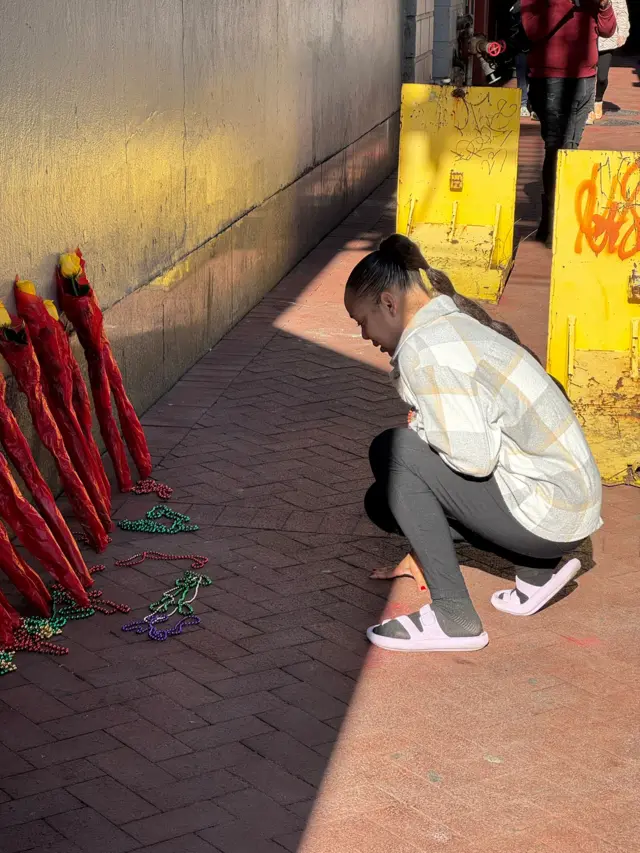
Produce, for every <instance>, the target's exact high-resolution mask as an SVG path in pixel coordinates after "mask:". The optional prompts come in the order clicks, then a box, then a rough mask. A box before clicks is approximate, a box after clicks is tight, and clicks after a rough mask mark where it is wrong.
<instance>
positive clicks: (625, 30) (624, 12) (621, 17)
mask: <svg viewBox="0 0 640 853" xmlns="http://www.w3.org/2000/svg"><path fill="white" fill-rule="evenodd" d="M614 12H615V15H616V22H617V24H618V35H619V36H620V37H621V38H623V39H624V40H625V41H626V40H627V39H628V38H629V31H630V29H631V26H630V24H629V7H628V6H627V4H626V2H625V0H621V2H620V0H617V2H616V4H615V8H614Z"/></svg>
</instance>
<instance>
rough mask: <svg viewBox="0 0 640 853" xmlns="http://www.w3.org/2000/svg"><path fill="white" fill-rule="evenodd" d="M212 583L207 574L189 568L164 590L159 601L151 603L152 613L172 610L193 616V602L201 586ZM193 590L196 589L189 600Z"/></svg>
mask: <svg viewBox="0 0 640 853" xmlns="http://www.w3.org/2000/svg"><path fill="white" fill-rule="evenodd" d="M211 583H212V580H211V578H209V577H207V576H206V575H200V574H198V573H197V572H192V571H190V570H189V569H187V570H186V571H185V572H184V574H183V575H182V577H179V578H176V580H175V581H174V584H173V586H172V587H171V589H168V590H166V591H165V592H163V593H162V596H161V597H160V598H159V599H158V601H154V602H153V603H152V604H150V605H149V610H150V611H151V612H152V613H168V612H169V610H171V612H172V613H178V614H179V615H180V616H191V615H192V614H193V607H192V606H191V602H192V601H193V600H194V599H195V597H196V595H197V594H198V590H199V589H200V586H209V585H210V584H211ZM191 590H195V593H194V595H193V597H192V598H190V599H189V600H187V596H188V595H189V593H190V592H191Z"/></svg>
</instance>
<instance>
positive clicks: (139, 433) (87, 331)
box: [56, 249, 152, 492]
mask: <svg viewBox="0 0 640 853" xmlns="http://www.w3.org/2000/svg"><path fill="white" fill-rule="evenodd" d="M76 254H77V255H78V257H79V259H80V264H81V272H80V274H79V275H77V276H76V277H72V278H66V277H65V276H64V275H63V274H62V273H61V271H60V268H59V267H58V268H57V269H56V276H57V278H56V280H57V284H58V301H59V304H60V307H61V308H62V310H63V311H64V313H65V314H66V315H67V317H68V318H69V320H70V321H71V323H72V324H73V327H74V329H75V331H76V333H77V335H78V338H79V340H80V343H81V344H82V348H83V349H84V353H85V356H86V358H87V365H88V368H89V379H90V381H91V389H92V391H93V400H94V403H95V409H96V415H97V417H98V421H99V423H100V431H101V433H102V437H103V439H104V442H105V444H106V446H107V450H108V452H109V455H110V456H111V459H112V460H113V465H114V468H115V472H116V477H117V479H118V485H119V487H120V490H121V491H123V492H130V491H131V489H132V488H133V481H132V479H131V473H130V471H129V466H128V464H127V458H126V453H125V449H124V445H123V442H122V439H121V438H120V433H119V432H118V427H117V425H116V422H115V418H114V417H113V412H112V410H111V391H113V396H114V399H115V403H116V408H117V410H118V416H119V418H120V425H121V427H122V432H123V435H124V438H125V441H126V443H127V447H128V448H129V452H130V453H131V456H132V457H133V460H134V462H135V464H136V467H137V469H138V471H139V473H140V477H141V478H142V479H146V478H147V477H149V476H150V474H151V470H152V464H151V454H150V453H149V448H148V446H147V440H146V438H145V435H144V430H143V429H142V426H141V424H140V421H139V420H138V416H137V415H136V413H135V409H134V408H133V406H132V404H131V401H130V400H129V398H128V397H127V393H126V391H125V388H124V383H123V381H122V375H121V373H120V370H119V368H118V365H117V363H116V360H115V358H114V356H113V353H112V351H111V346H110V344H109V341H108V340H107V336H106V334H105V331H104V321H103V317H102V311H101V310H100V305H99V304H98V300H97V299H96V297H95V294H94V292H93V290H92V288H91V285H90V284H89V280H88V279H87V276H86V272H85V261H84V258H83V257H82V253H81V252H80V250H79V249H77V250H76Z"/></svg>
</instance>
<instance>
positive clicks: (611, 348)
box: [548, 151, 640, 486]
mask: <svg viewBox="0 0 640 853" xmlns="http://www.w3.org/2000/svg"><path fill="white" fill-rule="evenodd" d="M639 264H640V153H630V152H621V151H561V152H560V157H559V159H558V182H557V188H556V217H555V228H554V239H553V266H552V272H551V299H550V308H549V349H548V369H549V372H550V373H552V374H553V375H554V376H555V377H556V378H557V379H559V380H560V382H562V384H563V385H564V386H565V388H566V389H567V392H568V394H569V397H570V399H571V402H572V404H573V406H574V408H575V410H576V413H577V415H578V418H579V419H580V421H581V423H582V425H583V427H584V430H585V433H586V435H587V438H588V440H589V443H590V445H591V449H592V451H593V453H594V456H595V457H596V461H597V462H598V466H599V468H600V472H601V474H602V478H603V481H604V482H605V483H608V484H612V485H613V484H616V483H628V484H632V485H636V486H640V272H639V271H638V265H639Z"/></svg>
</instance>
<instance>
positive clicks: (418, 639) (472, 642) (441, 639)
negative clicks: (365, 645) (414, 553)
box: [367, 604, 489, 652]
mask: <svg viewBox="0 0 640 853" xmlns="http://www.w3.org/2000/svg"><path fill="white" fill-rule="evenodd" d="M367 637H368V638H369V640H370V641H371V642H372V643H373V644H374V646H379V647H380V648H381V649H387V650H388V651H393V652H473V651H476V650H478V649H483V648H484V647H485V646H486V645H487V643H488V642H489V635H488V634H487V633H486V632H483V633H482V634H479V635H478V636H477V637H449V636H448V635H447V634H445V633H444V631H443V630H442V628H441V627H440V625H439V624H438V620H437V619H436V616H435V613H434V612H433V610H432V609H431V605H430V604H425V606H424V607H421V608H420V610H419V611H418V612H417V613H412V614H410V615H409V616H397V617H396V618H395V619H385V620H384V622H381V623H380V624H379V625H373V626H372V627H371V628H369V629H368V630H367Z"/></svg>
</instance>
